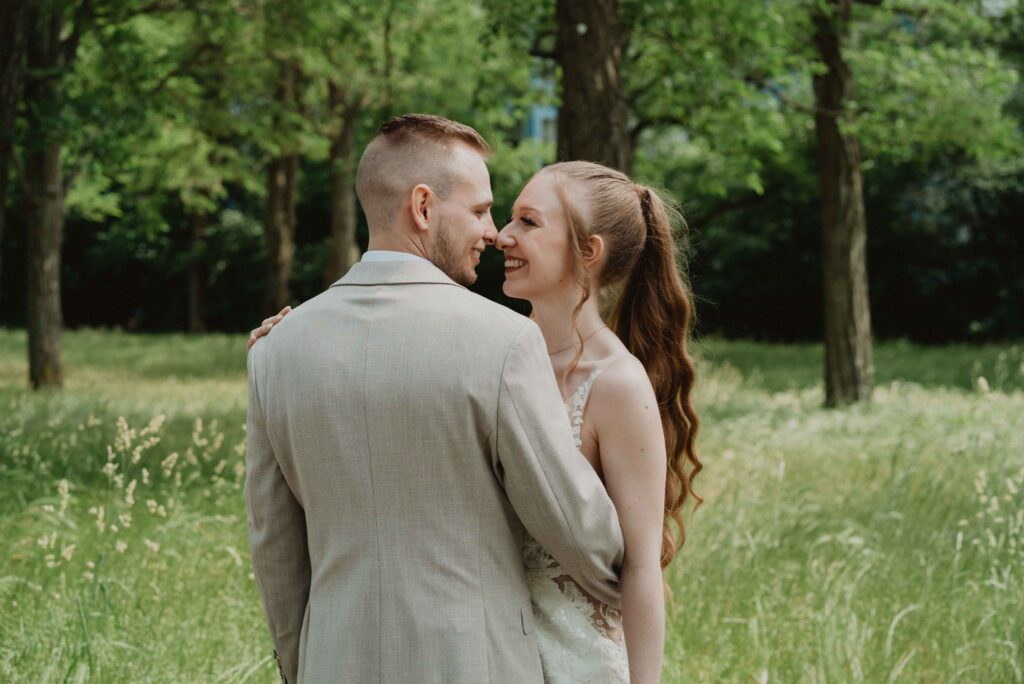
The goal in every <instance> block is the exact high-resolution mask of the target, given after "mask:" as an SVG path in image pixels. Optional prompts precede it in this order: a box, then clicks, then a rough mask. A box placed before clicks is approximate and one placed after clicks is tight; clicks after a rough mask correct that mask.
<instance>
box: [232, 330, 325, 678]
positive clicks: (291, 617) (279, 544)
mask: <svg viewBox="0 0 1024 684" xmlns="http://www.w3.org/2000/svg"><path fill="white" fill-rule="evenodd" d="M265 346H266V342H261V343H259V344H256V345H254V346H253V348H252V349H251V350H250V352H249V364H248V366H249V410H248V414H247V419H246V461H247V463H246V476H245V503H246V507H247V509H248V512H249V544H250V547H251V549H252V568H253V574H254V575H255V577H256V583H257V586H258V587H259V590H260V594H261V595H262V597H263V607H264V609H265V611H266V617H267V624H268V625H269V626H270V636H271V639H272V640H273V642H274V648H275V657H277V659H278V668H279V670H280V674H281V678H282V679H283V680H284V681H286V682H297V681H298V668H299V637H300V634H301V632H302V622H303V619H304V617H305V613H306V604H307V602H308V600H309V583H310V564H309V548H308V546H307V544H306V516H305V513H304V511H303V509H302V506H301V505H300V504H299V502H298V500H297V499H296V497H295V495H294V493H293V492H292V490H291V488H290V487H289V486H288V483H287V481H286V480H285V477H284V473H282V471H281V465H280V463H279V461H278V457H277V455H276V454H275V453H274V448H273V446H272V445H271V442H270V438H269V435H268V433H267V421H266V415H265V414H264V411H263V406H262V404H261V401H260V386H259V382H260V381H261V380H262V379H263V376H261V373H260V369H259V368H258V365H259V359H260V356H261V355H260V352H261V351H262V350H263V348H264V347H265ZM263 389H264V391H265V389H266V388H263Z"/></svg>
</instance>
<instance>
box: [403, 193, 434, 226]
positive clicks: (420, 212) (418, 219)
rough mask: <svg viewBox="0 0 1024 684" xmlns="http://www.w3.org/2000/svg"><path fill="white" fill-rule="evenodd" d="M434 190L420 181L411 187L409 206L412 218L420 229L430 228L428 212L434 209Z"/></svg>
mask: <svg viewBox="0 0 1024 684" xmlns="http://www.w3.org/2000/svg"><path fill="white" fill-rule="evenodd" d="M434 199H435V195H434V191H433V190H431V189H430V186H429V185H424V184H423V183H420V184H419V185H417V186H416V187H415V188H413V189H412V197H410V202H409V204H410V206H411V209H412V220H413V223H415V224H416V227H417V228H419V229H420V230H427V229H429V228H430V214H431V213H432V212H433V211H434Z"/></svg>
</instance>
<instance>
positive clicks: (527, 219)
mask: <svg viewBox="0 0 1024 684" xmlns="http://www.w3.org/2000/svg"><path fill="white" fill-rule="evenodd" d="M515 220H516V217H515V216H514V215H510V216H509V217H508V221H505V224H506V225H507V224H509V223H512V222H513V221H515ZM519 222H520V223H522V224H524V225H527V226H536V225H537V222H536V221H534V220H533V219H532V218H530V217H529V216H520V217H519Z"/></svg>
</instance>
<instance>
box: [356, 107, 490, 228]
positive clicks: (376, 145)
mask: <svg viewBox="0 0 1024 684" xmlns="http://www.w3.org/2000/svg"><path fill="white" fill-rule="evenodd" d="M456 145H465V146H467V147H469V148H470V149H472V150H475V151H476V152H479V153H480V155H481V156H483V157H485V158H486V157H488V156H490V153H491V150H490V147H488V145H487V142H486V141H485V140H484V139H483V137H482V136H481V135H480V134H479V133H477V132H476V130H474V129H473V128H472V127H470V126H467V125H465V124H461V123H459V122H457V121H452V120H451V119H446V118H444V117H443V116H434V115H432V114H404V115H402V116H396V117H394V118H393V119H388V120H387V121H385V122H384V123H383V124H381V127H380V129H379V130H378V131H377V135H376V136H375V137H374V139H373V140H372V141H370V144H369V145H367V147H366V152H364V153H363V158H362V159H361V160H360V161H359V170H358V172H357V173H356V194H357V195H358V196H359V203H360V204H361V205H362V207H363V212H364V213H365V214H366V221H367V223H368V224H369V226H370V227H371V228H373V227H377V226H379V227H387V226H389V225H390V224H391V222H392V220H393V219H394V215H395V212H396V211H397V210H398V208H399V207H400V206H401V205H402V202H403V201H404V199H405V197H406V196H407V195H408V193H409V192H410V191H411V190H412V189H413V188H414V187H416V186H417V185H419V184H420V183H422V184H424V185H427V186H429V187H430V189H431V190H433V191H434V192H435V193H436V194H437V195H438V196H439V197H440V198H441V199H445V198H446V197H447V196H448V195H449V193H450V192H451V189H452V185H453V181H454V179H455V177H456V176H457V174H458V170H457V169H456V168H454V165H453V164H452V152H453V150H454V149H455V146H456Z"/></svg>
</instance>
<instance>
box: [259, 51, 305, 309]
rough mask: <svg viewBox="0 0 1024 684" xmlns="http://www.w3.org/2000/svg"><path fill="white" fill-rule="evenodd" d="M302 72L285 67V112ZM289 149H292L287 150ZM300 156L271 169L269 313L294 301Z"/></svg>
mask: <svg viewBox="0 0 1024 684" xmlns="http://www.w3.org/2000/svg"><path fill="white" fill-rule="evenodd" d="M297 71H298V69H297V68H296V67H295V66H294V65H290V64H289V65H283V66H282V67H281V77H280V81H279V83H278V88H277V93H276V100H277V103H278V106H279V107H281V108H282V109H288V108H291V107H294V106H295V91H296V81H297V80H298V74H297ZM285 147H286V148H287V147H288V146H285ZM298 174H299V156H298V154H296V153H295V152H294V151H292V150H289V149H285V150H282V151H281V153H280V154H279V155H278V156H276V157H274V158H273V159H272V160H271V161H270V164H269V166H268V168H267V207H266V212H267V215H266V237H267V257H268V261H269V267H270V269H269V273H268V278H267V294H266V302H265V303H266V310H267V311H275V312H276V311H280V310H281V309H283V308H284V307H285V306H286V305H287V304H288V303H289V300H290V299H291V293H290V290H289V281H290V280H291V274H292V259H293V257H294V255H295V201H296V189H297V188H296V180H297V177H298Z"/></svg>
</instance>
